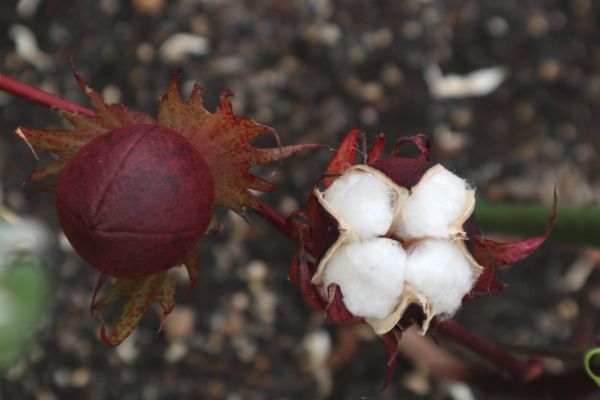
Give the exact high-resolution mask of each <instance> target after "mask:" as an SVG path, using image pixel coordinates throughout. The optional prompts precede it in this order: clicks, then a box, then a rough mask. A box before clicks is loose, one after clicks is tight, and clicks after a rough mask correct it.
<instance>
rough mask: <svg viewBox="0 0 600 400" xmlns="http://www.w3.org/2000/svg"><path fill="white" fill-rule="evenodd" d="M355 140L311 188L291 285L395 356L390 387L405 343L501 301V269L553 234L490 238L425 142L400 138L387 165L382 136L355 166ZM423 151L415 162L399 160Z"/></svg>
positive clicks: (465, 190) (464, 185) (469, 194)
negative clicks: (476, 303) (470, 305)
mask: <svg viewBox="0 0 600 400" xmlns="http://www.w3.org/2000/svg"><path fill="white" fill-rule="evenodd" d="M358 140H359V132H358V130H354V131H351V132H350V133H348V135H347V136H346V137H345V138H344V140H343V141H342V143H341V145H340V147H339V148H338V150H337V152H336V153H335V155H334V156H333V158H332V160H331V161H330V163H329V165H328V167H327V170H326V171H325V174H324V175H323V178H322V180H321V182H320V184H319V185H316V186H315V187H314V188H313V192H312V194H311V195H310V196H309V199H308V202H307V211H306V213H305V214H304V215H303V216H304V217H305V219H306V221H307V222H306V226H305V227H304V230H303V231H302V234H301V235H299V236H300V237H301V238H302V239H301V247H300V250H299V252H298V253H297V254H296V257H295V258H294V262H293V263H292V267H291V269H290V278H291V280H292V281H293V282H294V283H296V284H297V285H298V286H299V287H300V289H301V292H302V295H303V297H304V299H305V301H306V302H307V303H308V304H309V305H311V306H312V307H314V308H316V309H320V310H324V311H325V312H326V314H327V316H328V317H329V319H330V321H331V322H332V323H334V324H338V323H367V324H369V325H370V326H371V327H372V328H373V330H374V331H375V333H376V334H377V335H379V336H381V337H382V339H383V340H384V342H385V344H386V346H387V349H388V356H389V360H388V374H387V380H386V385H387V383H389V381H390V379H391V377H392V374H393V371H394V367H395V362H396V359H395V355H396V352H397V348H398V337H399V335H400V334H401V332H402V331H403V330H404V329H406V328H407V327H409V326H412V325H416V328H417V331H418V332H420V333H421V334H425V333H426V332H427V330H428V328H429V326H430V324H431V323H432V321H433V320H434V318H440V319H446V318H450V317H451V316H452V315H453V314H454V313H455V312H456V311H457V310H458V309H459V308H460V306H461V305H462V303H463V302H464V301H466V300H472V299H475V298H477V297H480V296H482V295H485V294H488V293H491V294H496V293H498V292H499V291H500V290H501V289H502V288H503V285H502V284H501V283H499V282H498V281H497V280H496V278H495V272H494V270H495V268H496V267H497V266H499V265H506V264H511V263H514V262H517V261H519V260H521V259H523V258H525V257H527V256H528V255H529V254H531V253H532V252H533V251H535V250H536V249H537V248H538V247H539V246H540V245H541V244H542V243H543V242H544V240H545V239H546V238H547V236H548V235H549V233H550V229H551V225H552V220H553V219H552V218H554V215H553V216H552V218H551V223H550V224H549V227H548V229H547V231H546V232H545V233H544V235H541V236H538V237H535V238H531V239H527V240H523V241H519V242H514V243H498V242H495V241H492V240H487V239H484V238H483V236H481V235H480V233H479V232H478V229H477V225H476V223H475V220H474V218H473V210H474V208H475V189H474V188H473V187H471V186H470V185H469V183H468V182H467V181H466V180H465V179H463V178H461V177H459V176H457V175H456V174H454V173H453V172H452V171H449V170H448V169H447V168H445V167H444V166H442V165H441V164H438V163H435V162H433V161H431V160H430V157H429V148H428V145H427V142H426V139H425V138H424V137H423V136H413V137H410V138H405V139H401V140H400V141H399V142H398V143H397V144H396V146H395V147H394V149H393V151H392V154H391V155H390V156H389V157H384V156H383V148H384V138H383V136H380V137H379V138H378V139H377V141H376V142H375V144H374V145H373V147H372V148H371V150H370V151H369V152H368V153H367V154H366V157H365V159H364V160H363V162H360V163H358V162H357V160H356V159H357V153H358V152H357V148H358ZM410 143H412V144H415V145H416V146H417V147H418V148H419V149H420V151H421V154H420V156H418V157H417V158H405V157H398V153H399V151H400V149H401V148H403V147H404V146H405V145H407V144H410Z"/></svg>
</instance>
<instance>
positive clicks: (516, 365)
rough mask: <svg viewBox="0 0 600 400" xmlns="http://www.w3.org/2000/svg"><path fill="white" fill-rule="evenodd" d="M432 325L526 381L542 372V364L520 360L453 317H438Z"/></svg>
mask: <svg viewBox="0 0 600 400" xmlns="http://www.w3.org/2000/svg"><path fill="white" fill-rule="evenodd" d="M431 327H432V328H433V329H435V330H436V331H437V332H441V333H443V334H444V335H446V336H448V337H449V338H451V339H452V340H454V341H456V342H458V343H460V344H462V345H464V346H466V347H468V348H469V349H471V350H473V351H474V352H476V353H479V354H480V355H481V356H483V358H485V359H486V360H488V361H490V362H492V363H494V364H495V365H497V366H498V367H500V368H502V369H503V370H505V371H506V372H509V373H510V374H511V375H513V376H515V377H517V378H518V379H520V380H522V381H524V382H528V381H530V380H532V379H535V378H537V377H538V376H540V374H541V373H542V366H541V365H540V364H538V363H532V364H527V363H525V362H523V361H521V360H519V359H518V358H516V357H514V356H512V355H511V354H509V353H507V352H506V351H504V350H503V349H502V348H500V347H498V346H496V345H495V344H493V343H491V342H489V341H487V340H485V339H484V338H482V337H481V336H477V335H475V334H474V333H472V332H470V331H468V330H466V329H465V328H463V327H462V326H461V325H459V324H458V323H456V322H455V321H453V320H451V319H440V318H437V317H436V318H434V319H433V321H432V323H431Z"/></svg>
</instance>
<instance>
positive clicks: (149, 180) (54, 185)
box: [0, 74, 556, 385]
mask: <svg viewBox="0 0 600 400" xmlns="http://www.w3.org/2000/svg"><path fill="white" fill-rule="evenodd" d="M76 80H77V83H78V84H79V86H80V88H81V89H82V91H83V92H84V93H85V94H86V96H87V98H88V100H89V101H90V103H91V105H92V107H93V108H86V107H82V106H80V105H77V104H74V103H71V102H69V101H67V100H65V99H61V98H58V97H56V96H53V95H50V94H48V93H45V92H42V91H40V90H38V89H36V88H33V87H28V86H27V85H24V84H22V83H20V82H18V81H14V80H12V79H10V78H8V77H5V76H2V75H0V90H6V91H9V92H11V93H14V94H16V95H18V96H20V97H23V98H25V99H28V100H30V101H34V102H37V103H39V104H42V105H45V106H48V107H52V108H55V109H58V110H59V115H60V116H61V117H62V118H64V119H65V120H66V121H68V122H69V123H71V125H72V126H73V129H71V130H64V129H54V130H40V129H33V128H27V127H24V126H22V127H19V128H18V129H17V130H16V133H17V135H18V136H19V137H20V138H21V139H22V140H23V141H24V142H25V144H27V145H28V146H29V147H30V148H31V150H32V151H34V155H36V153H35V150H37V151H51V152H53V153H54V154H55V156H56V157H55V159H54V162H53V163H52V164H50V165H48V166H46V167H43V168H41V169H39V170H38V171H36V172H34V173H33V174H32V175H31V176H30V177H29V178H27V182H46V183H50V184H49V185H48V186H45V187H44V188H43V189H41V190H44V191H48V192H53V193H54V194H55V198H56V210H57V214H58V219H59V221H60V223H61V226H62V228H63V230H64V232H65V236H66V237H67V239H68V240H69V241H70V243H71V244H72V246H73V248H74V250H75V251H76V252H77V253H78V254H79V255H80V256H81V257H82V258H83V259H84V260H86V261H87V262H88V263H89V264H90V265H91V266H92V267H93V268H95V269H97V270H99V271H100V277H99V279H98V283H97V285H96V289H95V291H94V294H93V298H92V306H91V307H92V310H93V311H98V310H101V309H103V308H104V307H107V306H108V305H110V304H112V303H113V302H115V301H116V300H119V299H122V300H123V301H124V304H123V311H122V313H121V315H120V317H119V319H118V321H117V323H116V325H115V326H114V328H112V329H111V328H109V327H108V326H107V325H104V324H103V325H102V327H101V329H100V337H101V339H102V341H103V342H104V343H105V344H107V345H110V346H116V345H118V344H119V343H121V342H122V341H123V340H124V339H125V338H126V337H127V336H128V335H129V334H130V333H131V332H132V331H133V330H134V329H135V327H136V326H137V324H138V323H139V321H140V319H141V318H142V316H143V314H144V313H145V312H146V311H147V310H148V308H149V306H150V305H151V304H152V303H153V302H158V303H159V304H160V306H161V307H162V308H163V318H166V317H167V315H168V314H169V312H170V311H171V310H172V309H173V307H174V305H175V304H174V292H175V281H174V279H173V277H171V276H170V275H169V270H170V269H171V268H173V267H179V266H183V267H185V268H186V270H187V272H188V274H189V278H190V284H189V288H188V290H191V289H192V288H193V287H194V285H195V284H196V283H197V279H198V270H199V267H200V260H199V257H198V255H197V253H196V244H197V242H198V241H199V240H201V239H202V237H203V236H204V234H205V232H206V231H207V230H211V229H212V228H214V227H216V226H218V222H217V221H216V220H215V218H214V213H213V209H214V208H215V207H224V208H228V209H230V210H232V211H234V212H237V213H238V214H241V215H245V211H246V210H252V211H254V212H255V213H256V214H258V215H259V216H260V217H262V218H263V219H265V220H266V221H267V222H269V223H271V224H272V225H273V226H275V227H276V228H277V229H278V230H279V231H280V232H283V233H285V234H286V236H287V237H289V238H290V239H292V240H294V241H295V242H296V243H297V244H298V245H299V251H298V252H297V253H296V255H295V257H294V261H293V263H292V266H291V269H290V274H289V276H290V278H291V280H292V282H294V283H295V284H297V285H298V286H299V288H300V290H301V293H302V295H303V298H304V299H305V301H306V302H307V303H308V304H309V305H310V306H312V307H314V308H316V309H319V310H324V311H325V312H326V314H327V316H328V317H329V319H330V320H331V322H332V323H334V324H337V323H367V324H369V325H370V326H371V327H372V328H373V330H374V331H375V332H376V333H377V334H378V335H380V336H381V338H382V339H383V341H384V343H385V345H386V347H387V351H388V374H387V379H386V385H387V383H389V382H390V379H391V377H392V373H393V371H394V366H395V362H396V354H397V350H398V338H399V335H400V334H401V332H402V331H403V330H404V329H406V328H407V327H409V326H411V325H416V326H417V329H418V330H419V331H420V332H421V333H422V334H425V332H426V331H427V329H428V327H429V325H430V324H432V323H434V322H435V321H436V320H438V318H449V317H451V316H452V314H454V313H455V312H456V311H457V310H458V309H459V307H460V306H461V304H462V303H463V301H466V300H471V299H474V298H477V297H479V296H482V295H484V294H488V293H492V294H495V293H498V292H499V291H500V290H501V289H502V288H503V285H502V284H501V283H499V282H498V281H497V280H496V278H495V268H496V267H497V266H501V265H506V264H512V263H514V262H517V261H519V260H522V259H523V258H525V257H527V256H528V255H529V254H531V253H532V252H533V251H535V250H536V249H537V248H538V247H539V246H540V245H541V244H542V243H543V242H544V241H545V240H546V238H547V237H548V235H549V234H550V231H551V227H552V224H553V219H554V217H555V215H556V207H555V208H554V212H553V214H552V216H551V219H550V223H549V225H548V228H547V229H546V232H545V233H544V234H543V235H541V236H538V237H534V238H531V239H526V240H522V241H519V242H514V243H498V242H495V241H492V240H487V239H485V238H484V237H483V236H482V235H480V233H479V232H478V229H477V225H476V223H475V220H474V218H473V215H472V214H473V209H474V204H475V190H474V189H473V188H471V187H470V186H469V184H468V183H467V182H466V181H465V180H464V179H462V178H460V177H459V176H457V175H455V174H454V173H453V172H451V171H449V170H448V169H446V168H444V167H443V166H442V165H440V164H437V163H435V162H433V161H431V160H430V157H429V149H428V146H427V143H426V140H425V139H424V137H422V136H414V137H410V138H405V139H401V140H399V141H398V142H397V144H396V145H395V146H394V149H393V151H392V153H391V155H390V156H387V157H385V156H384V155H383V149H384V144H385V143H384V138H383V136H380V137H378V138H377V140H376V141H375V143H374V145H373V147H372V148H371V149H370V150H369V152H368V153H367V154H365V157H364V159H363V160H361V162H357V148H358V140H359V132H358V131H357V130H354V131H351V132H350V133H349V134H348V135H346V137H345V138H344V140H343V141H342V143H341V145H340V146H339V148H338V150H337V151H336V153H335V155H334V156H333V158H332V160H331V161H330V163H329V165H328V167H327V169H326V171H325V174H324V175H323V178H322V179H321V181H320V184H319V185H318V186H316V187H315V188H313V190H312V191H311V193H310V195H309V198H308V202H307V205H306V212H302V211H297V212H295V213H292V215H290V216H288V218H285V217H284V216H281V215H279V214H278V213H277V212H276V211H275V210H273V209H272V208H270V207H269V206H268V205H267V204H266V203H265V202H263V201H262V200H261V199H259V198H258V197H257V196H256V195H254V194H253V192H252V191H272V190H275V189H276V187H275V185H274V184H272V183H271V182H269V181H267V180H264V179H262V178H260V177H257V176H254V175H253V174H251V173H250V171H249V170H250V169H251V168H252V167H253V166H256V165H260V164H265V163H271V162H275V161H278V160H281V159H284V158H286V157H288V156H291V155H293V154H295V153H297V152H299V151H301V150H303V149H309V148H314V147H317V145H309V144H303V145H292V146H277V147H275V148H256V147H254V146H252V141H253V140H254V139H255V138H257V137H259V136H264V135H269V134H273V133H274V131H273V130H272V129H271V128H269V127H267V126H264V125H261V124H259V123H257V122H256V121H253V120H251V119H249V118H244V117H239V116H237V115H235V114H234V113H233V110H232V105H231V102H230V101H229V96H230V93H229V92H224V93H223V94H222V96H221V104H220V107H219V108H218V109H217V110H216V111H215V112H209V111H208V110H206V109H205V108H204V105H203V102H202V97H201V88H200V86H197V85H196V86H194V88H193V91H192V94H191V96H190V98H189V99H184V98H182V97H181V94H180V92H179V89H178V75H177V74H176V75H175V76H174V77H173V79H172V80H171V84H170V86H169V88H168V90H167V93H166V94H165V96H163V97H162V98H161V99H160V101H159V107H158V114H157V116H156V117H151V116H150V115H148V114H145V113H140V112H136V111H133V110H131V109H129V108H127V107H126V106H124V105H121V104H107V103H106V102H105V101H104V99H103V98H102V96H101V95H100V94H99V93H98V92H96V91H94V90H93V89H91V88H90V87H89V86H87V84H85V83H84V82H83V80H82V79H81V78H80V77H79V76H77V75H76ZM410 143H412V144H415V145H416V146H417V147H418V148H419V149H420V151H421V154H420V155H419V156H418V157H417V158H405V157H399V156H398V153H399V151H400V149H402V148H403V147H404V146H405V145H407V144H410ZM52 179H54V182H52ZM48 181H50V182H48ZM555 206H556V198H555ZM105 284H109V285H108V286H109V288H108V289H107V290H104V291H102V287H103V286H105ZM438 326H441V325H438ZM467 341H468V340H467ZM480 345H481V342H480V343H479V344H478V345H477V346H472V348H476V349H477V348H478V349H480V348H481V346H480ZM488 350H489V351H484V352H482V354H485V355H486V356H490V353H495V348H491V349H488ZM490 357H491V356H490ZM491 358H493V357H491ZM495 358H496V361H497V362H498V364H502V365H506V364H510V366H509V369H511V370H513V371H516V372H517V374H521V375H523V376H525V378H526V379H531V376H532V375H531V374H530V371H529V369H527V368H526V367H523V366H522V365H521V364H522V363H520V362H519V361H518V360H514V359H512V358H510V357H508V358H507V356H506V355H504V354H500V355H499V356H498V357H495ZM507 360H508V361H507ZM522 371H525V372H524V373H522ZM534 372H535V371H534ZM538 372H539V371H538Z"/></svg>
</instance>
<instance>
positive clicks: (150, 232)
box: [56, 124, 214, 278]
mask: <svg viewBox="0 0 600 400" xmlns="http://www.w3.org/2000/svg"><path fill="white" fill-rule="evenodd" d="M213 201H214V185H213V180H212V176H211V173H210V170H209V168H208V166H207V164H206V162H205V161H204V159H203V158H202V156H201V155H200V154H199V153H198V151H197V150H196V149H194V148H193V147H192V146H191V145H190V144H189V142H188V141H187V140H186V139H185V138H184V137H183V136H181V135H179V134H178V133H176V132H174V131H173V130H171V129H168V128H165V127H163V126H160V125H147V124H141V125H131V126H126V127H122V128H117V129H115V130H113V131H110V132H108V133H106V134H104V135H101V136H99V137H97V138H95V139H93V140H92V141H90V142H89V143H87V144H86V145H85V146H84V147H83V148H81V150H80V151H79V152H77V154H75V155H74V156H73V158H72V159H71V160H70V161H69V163H68V164H67V166H66V167H65V168H64V170H63V171H62V172H61V174H60V177H59V182H58V186H57V189H56V210H57V213H58V217H59V220H60V224H61V226H62V228H63V230H64V232H65V235H66V236H67V238H68V239H69V241H70V242H71V244H72V245H73V247H74V248H75V250H76V251H77V252H78V253H79V254H80V255H81V257H83V258H84V259H85V260H86V261H87V262H88V263H90V264H91V265H92V266H93V267H95V268H97V269H99V270H100V271H102V272H103V273H105V274H107V275H110V276H113V277H118V278H137V277H145V276H148V275H151V274H154V273H157V272H161V271H164V270H166V269H168V268H170V267H173V266H175V265H177V264H180V263H181V262H182V261H183V259H184V258H185V257H186V256H187V255H188V254H189V253H190V252H191V251H192V250H193V249H194V247H195V245H196V244H197V242H198V241H199V240H200V238H201V237H202V235H203V234H204V232H205V231H206V229H207V227H208V225H209V223H210V220H211V218H212V214H213Z"/></svg>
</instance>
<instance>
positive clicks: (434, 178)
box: [401, 166, 468, 239]
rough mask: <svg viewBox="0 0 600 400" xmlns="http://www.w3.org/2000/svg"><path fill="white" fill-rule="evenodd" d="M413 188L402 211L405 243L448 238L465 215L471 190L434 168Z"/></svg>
mask: <svg viewBox="0 0 600 400" xmlns="http://www.w3.org/2000/svg"><path fill="white" fill-rule="evenodd" d="M434 168H436V169H435V171H432V173H431V175H429V173H428V174H426V175H425V177H424V178H425V179H422V180H421V181H420V182H419V184H417V185H416V186H415V187H413V191H412V194H411V195H410V196H409V198H408V200H407V202H406V203H405V205H404V208H403V209H402V222H401V224H402V233H403V235H405V238H406V239H412V238H418V237H428V236H434V237H440V238H446V237H448V235H449V234H450V231H449V228H450V225H452V224H453V223H454V222H456V221H457V220H458V219H459V218H460V217H461V216H462V215H463V214H464V212H465V205H466V203H467V190H468V186H467V183H466V182H465V180H463V179H461V178H459V177H458V176H456V175H454V174H453V173H452V172H450V171H448V170H447V169H446V168H444V167H441V166H439V167H434Z"/></svg>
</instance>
